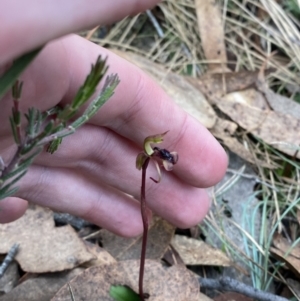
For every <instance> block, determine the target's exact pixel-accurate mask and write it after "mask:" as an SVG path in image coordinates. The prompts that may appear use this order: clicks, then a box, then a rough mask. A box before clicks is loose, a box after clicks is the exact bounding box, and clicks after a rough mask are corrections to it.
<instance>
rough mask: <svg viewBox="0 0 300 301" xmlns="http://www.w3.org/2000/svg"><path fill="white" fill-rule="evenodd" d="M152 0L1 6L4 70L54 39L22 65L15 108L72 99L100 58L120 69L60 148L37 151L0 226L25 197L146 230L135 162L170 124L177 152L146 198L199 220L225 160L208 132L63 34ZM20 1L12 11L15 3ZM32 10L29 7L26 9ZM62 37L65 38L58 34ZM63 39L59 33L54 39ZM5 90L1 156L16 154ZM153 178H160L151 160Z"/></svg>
mask: <svg viewBox="0 0 300 301" xmlns="http://www.w3.org/2000/svg"><path fill="white" fill-rule="evenodd" d="M157 2H158V1H157V0H147V1H146V0H127V1H121V0H114V1H111V0H101V1H99V0H97V1H96V0H93V1H92V0H91V1H81V0H65V1H53V0H49V1H39V0H27V1H23V0H14V1H13V0H10V1H5V3H1V4H0V8H1V9H0V20H1V31H0V66H2V68H0V71H2V72H3V70H4V67H3V66H5V65H7V64H9V63H10V62H11V60H13V59H14V58H16V57H18V56H19V55H21V54H22V53H24V52H26V51H28V50H31V49H34V48H35V47H37V46H39V45H42V44H44V43H46V42H48V41H51V40H54V39H55V40H54V41H52V42H50V43H49V44H48V45H47V46H46V47H45V49H44V50H43V51H42V53H41V54H40V55H39V56H38V58H37V59H36V60H35V61H34V62H33V63H32V64H31V66H30V67H29V68H28V69H27V70H26V71H25V73H24V74H23V75H22V77H21V79H22V80H23V81H24V88H23V98H22V102H21V110H22V111H23V112H26V111H27V109H28V108H29V107H33V106H34V107H37V108H39V109H41V110H43V111H44V110H47V109H49V108H51V107H53V106H55V105H58V104H59V105H62V106H63V105H65V104H67V103H69V102H70V101H71V100H72V97H73V96H74V94H75V93H76V91H77V89H78V87H79V86H80V85H81V84H82V83H83V81H84V79H85V77H86V75H87V73H88V72H89V70H90V66H91V63H93V62H95V60H96V58H97V56H98V55H99V54H101V55H103V56H108V64H109V66H110V68H109V72H108V73H118V75H119V77H120V80H121V82H120V84H119V86H118V87H117V89H116V93H115V95H114V96H113V97H112V98H111V99H110V100H109V101H108V102H107V103H106V104H105V105H104V106H103V107H102V108H101V110H100V111H99V112H98V113H97V114H96V116H95V117H93V119H92V120H90V121H89V122H88V123H87V124H85V125H84V126H83V127H81V128H80V129H79V130H78V131H77V132H76V133H75V134H73V135H72V136H69V137H67V138H65V139H64V141H63V144H62V145H61V146H60V148H59V150H58V151H57V152H56V153H55V154H54V155H50V154H48V153H46V152H44V153H42V154H41V155H40V156H39V157H38V158H37V159H36V160H35V162H34V165H33V166H31V167H30V169H29V172H28V174H27V175H26V176H25V177H24V178H23V180H22V181H21V183H20V185H19V186H20V189H19V191H18V192H17V194H16V196H15V197H11V198H7V199H4V200H2V201H1V203H0V206H1V210H0V222H1V223H7V222H11V221H13V220H15V219H17V218H19V217H21V216H22V215H23V214H24V212H25V210H26V208H27V206H28V202H31V203H35V204H38V205H41V206H46V207H50V208H52V209H54V210H57V211H62V212H68V213H71V214H74V215H77V216H80V217H83V218H85V219H87V220H89V221H91V222H93V223H95V224H97V225H99V226H101V227H104V228H107V229H108V230H110V231H113V232H115V233H117V234H119V235H122V236H127V237H131V236H135V235H137V234H140V233H142V231H143V226H142V220H141V214H140V207H139V202H138V201H137V200H135V199H134V198H132V197H130V196H129V195H133V196H134V197H136V198H137V199H138V198H139V194H140V185H141V172H140V171H138V170H137V169H136V168H135V158H136V156H137V154H138V153H139V152H140V151H141V150H142V148H143V140H144V139H145V138H146V137H147V136H149V135H154V134H159V133H163V132H165V131H168V130H169V133H168V134H167V135H166V137H165V141H164V143H163V144H162V145H160V146H162V147H164V148H167V149H168V150H169V151H176V152H177V153H178V154H179V161H178V163H177V164H176V166H175V167H174V170H173V171H172V172H163V178H162V181H161V183H160V184H155V183H154V182H152V181H151V180H148V182H147V190H146V197H147V204H148V206H149V208H150V209H151V210H153V212H155V213H156V214H159V215H160V216H162V217H163V218H165V219H167V220H168V221H170V222H171V223H173V224H174V225H176V226H178V227H181V228H187V227H190V226H193V225H195V224H197V223H198V222H200V221H201V220H202V219H203V218H204V216H205V214H206V213H207V211H208V209H209V206H210V201H209V198H208V195H207V193H206V190H205V188H206V187H209V186H212V185H214V184H216V183H217V182H218V181H220V180H221V179H222V177H223V175H224V173H225V170H226V166H227V156H226V153H225V151H224V150H223V148H222V147H221V146H220V144H219V143H218V142H217V141H216V140H215V138H214V137H213V136H212V135H211V134H210V133H209V131H208V130H207V129H206V128H205V127H204V126H202V125H201V124H199V123H198V122H197V121H196V120H195V119H194V118H192V117H190V116H189V115H188V114H187V113H185V112H184V111H183V110H182V109H181V108H179V107H178V106H177V105H175V104H174V102H173V101H172V100H171V99H170V98H169V97H168V96H167V95H166V93H165V92H164V91H163V90H162V89H161V88H160V87H159V86H158V85H157V84H156V83H154V82H153V81H152V80H151V79H150V78H149V77H148V76H147V75H145V74H144V73H143V72H142V71H141V70H139V69H138V68H137V67H135V66H133V65H132V64H130V63H129V62H127V61H126V60H124V59H122V58H120V57H118V56H117V55H115V54H113V53H111V52H110V51H108V50H106V49H103V48H101V47H99V46H97V45H95V44H93V43H91V42H89V41H87V40H85V39H83V38H80V37H78V36H75V35H68V36H66V35H67V34H69V33H71V32H76V31H78V30H81V29H85V28H92V27H93V26H95V25H98V24H99V23H101V24H107V23H111V22H114V21H116V20H118V19H121V18H122V17H125V16H126V15H133V14H136V13H138V12H140V11H143V10H145V9H147V8H151V7H152V6H153V5H155V4H156V3H157ZM16 7H17V9H16ZM31 8H34V9H31ZM62 36H63V37H62ZM57 38H59V39H57ZM11 107H12V101H11V96H10V93H8V94H7V95H6V96H5V98H4V99H2V100H1V110H0V120H1V127H0V155H1V156H2V157H3V158H4V160H5V161H6V162H7V160H9V158H10V156H11V155H12V153H13V152H14V151H15V145H14V142H13V140H12V139H11V130H10V125H9V121H8V116H9V114H10V112H11ZM148 175H149V176H153V177H154V178H156V177H157V176H156V174H155V167H154V165H151V164H150V166H149V172H148Z"/></svg>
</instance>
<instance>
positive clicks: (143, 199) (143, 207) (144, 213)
mask: <svg viewBox="0 0 300 301" xmlns="http://www.w3.org/2000/svg"><path fill="white" fill-rule="evenodd" d="M149 161H150V157H148V158H147V159H146V160H145V162H144V163H143V165H142V186H141V215H142V221H143V228H144V233H143V241H142V251H141V261H140V275H139V295H140V298H141V301H145V296H144V292H143V280H144V269H145V259H146V247H147V237H148V226H149V222H148V216H147V204H146V170H147V167H148V164H149Z"/></svg>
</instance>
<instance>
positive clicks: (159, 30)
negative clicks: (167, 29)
mask: <svg viewBox="0 0 300 301" xmlns="http://www.w3.org/2000/svg"><path fill="white" fill-rule="evenodd" d="M146 14H147V16H148V18H149V19H150V21H151V23H152V24H153V26H154V28H155V29H156V31H157V33H158V36H159V37H160V38H163V37H164V35H165V34H164V32H163V30H162V28H161V27H160V25H159V23H158V22H157V20H156V18H155V17H154V15H153V14H152V12H151V10H149V9H147V10H146Z"/></svg>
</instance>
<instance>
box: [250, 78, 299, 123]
mask: <svg viewBox="0 0 300 301" xmlns="http://www.w3.org/2000/svg"><path fill="white" fill-rule="evenodd" d="M256 85H257V88H258V89H259V91H261V92H262V93H263V95H264V97H266V99H267V101H268V104H269V105H270V107H271V108H272V109H273V110H274V111H275V112H278V113H283V114H288V115H291V116H293V117H295V118H297V119H300V105H299V103H297V102H296V101H294V100H292V99H290V98H287V97H285V96H283V95H280V94H277V93H275V92H273V91H272V90H271V89H269V87H268V85H267V83H266V81H265V78H264V74H263V73H260V74H259V78H258V80H257V82H256Z"/></svg>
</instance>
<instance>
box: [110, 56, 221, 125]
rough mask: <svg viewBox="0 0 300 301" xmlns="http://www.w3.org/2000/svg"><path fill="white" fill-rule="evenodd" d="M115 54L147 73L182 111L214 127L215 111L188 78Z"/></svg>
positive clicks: (130, 57)
mask: <svg viewBox="0 0 300 301" xmlns="http://www.w3.org/2000/svg"><path fill="white" fill-rule="evenodd" d="M114 52H116V53H117V54H118V55H120V56H122V57H123V58H125V59H127V60H128V61H130V62H132V63H133V64H135V65H137V66H138V67H139V68H141V69H142V70H143V71H145V72H146V73H147V74H148V75H149V76H150V77H151V78H153V79H154V80H155V81H156V82H157V83H158V84H159V85H160V86H161V87H162V88H163V89H164V90H165V92H166V93H167V94H168V95H169V96H170V97H171V98H172V99H173V100H174V101H175V102H176V103H177V104H178V105H179V106H180V107H181V108H182V109H184V110H185V111H186V112H187V113H189V114H190V115H192V116H193V117H195V118H196V119H197V120H198V121H199V122H201V123H202V124H203V125H204V126H205V127H207V128H211V127H213V125H214V124H215V121H216V114H215V111H214V110H213V108H212V107H211V105H210V104H209V103H208V102H207V100H206V99H205V97H204V96H203V94H202V93H201V92H200V91H199V90H198V89H197V88H195V87H194V86H193V85H192V84H190V83H189V82H188V81H187V80H186V78H184V77H183V76H180V75H178V74H176V73H173V72H170V71H168V70H166V69H165V68H164V67H163V66H161V65H159V64H156V63H153V62H152V61H151V60H148V59H147V58H144V57H142V56H139V55H137V54H133V53H129V52H121V51H119V50H114Z"/></svg>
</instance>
